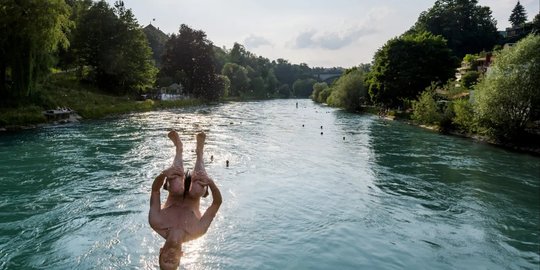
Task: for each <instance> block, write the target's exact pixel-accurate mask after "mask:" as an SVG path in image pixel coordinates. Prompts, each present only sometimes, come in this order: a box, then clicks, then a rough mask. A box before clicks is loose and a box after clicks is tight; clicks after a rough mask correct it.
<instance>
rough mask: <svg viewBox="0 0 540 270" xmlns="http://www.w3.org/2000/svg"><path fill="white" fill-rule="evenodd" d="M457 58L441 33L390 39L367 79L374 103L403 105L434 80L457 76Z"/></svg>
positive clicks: (444, 79) (445, 79)
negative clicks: (455, 74) (439, 34)
mask: <svg viewBox="0 0 540 270" xmlns="http://www.w3.org/2000/svg"><path fill="white" fill-rule="evenodd" d="M456 66H457V61H456V59H455V58H454V57H453V56H452V54H451V51H450V49H448V47H446V41H445V40H444V39H443V38H442V37H441V36H434V35H432V34H430V33H427V32H422V33H417V34H412V35H410V34H407V35H403V36H401V37H399V38H393V39H391V40H389V41H388V42H387V43H386V44H385V45H384V46H383V47H382V48H380V49H379V50H378V51H377V53H376V54H375V57H374V64H373V67H372V69H371V72H369V73H368V75H367V78H366V83H367V85H368V88H369V95H370V96H371V100H372V101H373V102H374V103H378V104H383V105H384V106H389V107H396V106H402V105H403V101H404V100H406V99H415V98H416V97H417V95H418V94H419V93H420V92H421V91H422V90H423V89H425V88H426V87H428V86H429V85H430V84H431V82H445V81H447V80H448V79H449V78H451V77H453V76H454V72H455V68H456Z"/></svg>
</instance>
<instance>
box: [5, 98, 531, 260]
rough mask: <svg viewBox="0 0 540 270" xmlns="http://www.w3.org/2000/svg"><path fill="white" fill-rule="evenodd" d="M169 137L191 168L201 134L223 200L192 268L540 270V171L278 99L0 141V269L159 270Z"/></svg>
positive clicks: (492, 152)
mask: <svg viewBox="0 0 540 270" xmlns="http://www.w3.org/2000/svg"><path fill="white" fill-rule="evenodd" d="M296 102H299V108H298V109H297V108H296V106H295V103H296ZM302 125H304V127H302ZM321 126H323V128H322V129H321ZM171 128H175V129H177V130H178V131H179V132H180V134H181V138H182V139H183V140H184V149H185V150H186V151H187V152H186V153H185V155H184V157H185V159H186V163H187V165H186V167H187V168H192V167H193V164H194V156H195V154H194V152H191V150H192V149H194V147H195V137H194V134H195V132H196V131H199V130H204V131H205V132H206V133H207V144H206V151H205V154H206V160H207V171H208V172H209V174H211V175H212V176H213V177H214V179H215V181H216V183H218V185H219V187H220V189H221V191H222V194H223V201H224V203H223V205H222V207H221V209H220V212H219V213H218V216H217V217H216V219H215V220H214V222H213V224H212V226H211V227H210V230H209V231H208V233H207V234H206V235H205V236H204V237H202V238H200V239H198V240H196V241H194V242H190V243H188V244H186V245H185V246H184V249H185V256H184V257H183V258H182V262H181V266H182V268H185V269H538V268H539V267H540V250H539V249H540V232H539V228H540V179H539V178H540V158H538V157H532V156H529V155H526V154H519V153H513V152H509V151H506V150H503V149H499V148H496V147H492V146H489V145H484V144H479V143H474V142H472V141H470V140H465V139H461V138H456V137H449V136H441V135H438V134H435V133H432V132H430V131H425V130H422V129H419V128H416V127H412V126H408V125H406V124H403V123H399V122H385V121H384V120H380V119H378V118H377V117H373V116H368V115H366V116H362V115H356V114H349V113H345V112H342V111H339V110H335V109H332V108H328V107H323V106H319V105H316V104H314V103H312V102H311V101H309V100H274V101H264V102H249V103H229V104H224V105H219V106H211V107H197V108H188V109H181V110H170V111H160V112H148V113H136V114H131V115H127V116H123V117H120V118H113V119H106V120H100V121H87V122H84V123H81V124H72V125H63V126H58V127H48V128H42V129H37V130H31V131H25V132H20V133H7V134H0V171H1V172H2V173H1V174H0V269H157V261H158V260H157V256H158V251H159V248H160V246H161V244H162V243H163V240H162V239H161V238H160V237H159V236H158V235H157V234H156V233H154V232H153V231H152V230H151V229H150V227H149V225H148V223H147V214H148V205H149V192H150V185H151V182H152V180H153V178H154V177H155V176H156V175H157V174H159V172H160V171H161V170H163V169H165V168H166V167H167V166H168V165H170V164H171V162H172V159H173V155H174V151H173V147H172V143H171V142H170V141H168V139H167V137H166V134H167V131H168V130H169V129H171ZM321 132H324V133H323V134H322V135H321ZM210 155H213V156H214V161H213V162H210ZM225 160H229V161H230V167H229V168H226V167H225ZM209 203H210V202H209V199H205V200H204V201H203V202H202V205H203V207H204V206H207V205H208V204H209Z"/></svg>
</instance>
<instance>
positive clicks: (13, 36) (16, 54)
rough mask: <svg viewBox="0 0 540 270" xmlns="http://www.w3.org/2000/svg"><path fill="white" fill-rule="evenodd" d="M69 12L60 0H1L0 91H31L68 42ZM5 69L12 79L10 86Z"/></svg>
mask: <svg viewBox="0 0 540 270" xmlns="http://www.w3.org/2000/svg"><path fill="white" fill-rule="evenodd" d="M69 14H70V9H69V6H68V5H66V3H65V2H64V1H63V0H50V1H39V0H28V1H14V0H4V1H2V4H1V5H0V26H1V28H0V29H2V34H0V95H2V96H6V97H7V96H11V97H14V98H15V99H20V98H22V97H29V96H31V95H32V94H33V92H34V90H35V89H36V85H37V83H38V82H39V81H40V80H41V79H43V78H44V77H45V75H47V74H48V73H49V69H50V67H51V66H52V64H53V62H54V61H53V60H54V58H53V57H54V53H55V52H56V51H57V50H58V48H60V47H64V48H65V47H67V46H68V45H69V41H68V39H67V36H66V33H67V32H69V31H70V28H71V26H72V24H71V21H70V20H69ZM8 69H9V70H10V75H11V76H10V77H11V81H12V85H9V89H8V85H7V81H6V77H7V75H8ZM7 90H9V91H10V92H9V93H8V92H7Z"/></svg>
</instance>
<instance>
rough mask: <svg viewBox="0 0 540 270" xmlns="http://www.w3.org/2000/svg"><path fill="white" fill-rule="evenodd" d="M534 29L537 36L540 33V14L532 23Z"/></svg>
mask: <svg viewBox="0 0 540 270" xmlns="http://www.w3.org/2000/svg"><path fill="white" fill-rule="evenodd" d="M532 27H533V29H534V30H535V31H536V33H537V34H538V33H540V13H538V14H536V16H534V19H533V21H532Z"/></svg>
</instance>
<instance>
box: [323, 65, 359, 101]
mask: <svg viewBox="0 0 540 270" xmlns="http://www.w3.org/2000/svg"><path fill="white" fill-rule="evenodd" d="M332 88H333V90H332V93H331V95H330V97H331V98H329V99H328V105H330V106H335V107H340V108H343V109H346V110H349V111H355V110H358V109H360V105H361V103H362V102H363V101H364V100H365V99H366V97H367V95H368V93H367V89H366V87H365V86H364V73H363V72H362V71H361V70H359V69H356V68H355V69H351V70H348V71H347V72H346V73H345V74H344V75H343V76H341V77H340V78H339V79H338V80H337V82H336V83H335V85H334V86H333V87H332Z"/></svg>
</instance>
